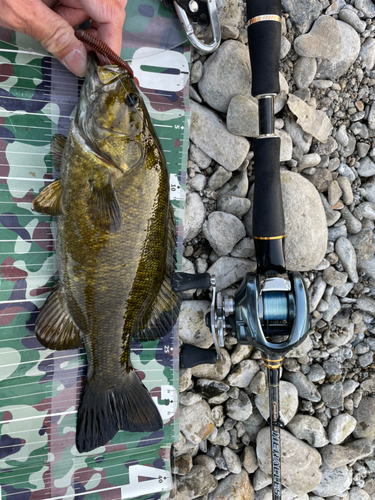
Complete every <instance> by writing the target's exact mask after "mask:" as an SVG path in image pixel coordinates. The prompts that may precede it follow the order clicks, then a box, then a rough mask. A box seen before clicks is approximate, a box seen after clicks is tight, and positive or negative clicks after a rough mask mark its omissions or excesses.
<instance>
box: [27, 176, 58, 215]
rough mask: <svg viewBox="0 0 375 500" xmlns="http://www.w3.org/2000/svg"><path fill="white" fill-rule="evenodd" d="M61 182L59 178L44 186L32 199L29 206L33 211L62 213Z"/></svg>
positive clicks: (50, 213)
mask: <svg viewBox="0 0 375 500" xmlns="http://www.w3.org/2000/svg"><path fill="white" fill-rule="evenodd" d="M62 194H63V190H62V184H61V179H56V180H55V181H53V182H51V184H49V185H48V186H46V187H45V188H44V189H42V191H41V192H40V193H39V194H38V196H37V197H36V198H35V200H34V201H33V203H32V205H31V208H32V209H33V210H35V212H39V213H41V214H48V215H54V216H57V215H64V208H63V204H62Z"/></svg>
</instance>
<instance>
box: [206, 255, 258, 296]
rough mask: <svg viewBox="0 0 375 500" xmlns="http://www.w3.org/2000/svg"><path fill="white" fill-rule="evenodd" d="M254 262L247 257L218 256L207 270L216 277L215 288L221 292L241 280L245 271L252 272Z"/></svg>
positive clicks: (254, 266) (254, 265)
mask: <svg viewBox="0 0 375 500" xmlns="http://www.w3.org/2000/svg"><path fill="white" fill-rule="evenodd" d="M255 268H256V263H255V262H253V261H251V260H249V259H239V258H236V257H220V258H219V259H218V260H217V261H216V262H214V264H212V266H211V267H209V268H208V270H207V272H208V273H210V275H211V276H215V278H216V290H217V292H221V291H222V290H225V289H226V288H228V287H229V286H231V285H233V284H234V283H236V282H237V281H239V280H241V281H242V280H243V277H244V276H245V274H246V273H251V272H254V271H255Z"/></svg>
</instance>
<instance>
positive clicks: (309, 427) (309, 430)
mask: <svg viewBox="0 0 375 500" xmlns="http://www.w3.org/2000/svg"><path fill="white" fill-rule="evenodd" d="M288 429H289V430H290V431H291V432H292V433H293V434H294V436H296V437H297V438H298V439H303V440H305V441H307V442H308V443H309V445H311V446H313V447H314V448H322V447H323V446H326V445H327V444H328V443H329V441H328V439H327V434H326V431H325V430H324V427H323V425H322V423H321V422H320V421H319V420H318V419H317V418H315V417H311V416H309V415H296V416H295V417H294V418H293V420H291V421H290V422H289V424H288Z"/></svg>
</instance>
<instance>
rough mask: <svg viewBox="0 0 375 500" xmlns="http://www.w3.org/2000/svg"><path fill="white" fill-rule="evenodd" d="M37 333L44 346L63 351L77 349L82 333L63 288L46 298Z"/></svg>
mask: <svg viewBox="0 0 375 500" xmlns="http://www.w3.org/2000/svg"><path fill="white" fill-rule="evenodd" d="M35 335H36V338H37V339H38V340H39V342H40V343H41V344H42V346H44V347H47V348H48V349H55V350H57V351H63V350H65V349H76V348H77V347H78V346H79V345H80V343H81V335H80V331H79V329H78V327H77V326H76V325H75V323H74V321H73V319H72V317H71V316H70V313H69V311H68V306H67V304H66V301H65V298H64V296H63V294H62V293H61V290H60V289H59V288H57V289H56V290H55V291H54V292H52V294H51V295H50V296H49V297H48V299H47V300H46V302H45V304H44V306H43V307H42V309H41V311H40V313H39V315H38V318H37V320H36V324H35Z"/></svg>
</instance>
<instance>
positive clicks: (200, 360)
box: [180, 344, 217, 368]
mask: <svg viewBox="0 0 375 500" xmlns="http://www.w3.org/2000/svg"><path fill="white" fill-rule="evenodd" d="M216 361H217V356H216V351H214V350H213V349H202V348H201V347H196V346H194V345H190V344H184V345H183V346H182V347H181V351H180V363H181V366H182V368H193V367H194V366H198V365H214V364H215V363H216Z"/></svg>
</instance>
